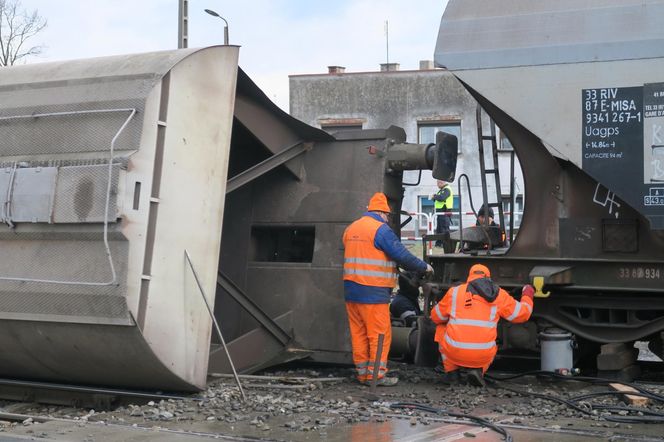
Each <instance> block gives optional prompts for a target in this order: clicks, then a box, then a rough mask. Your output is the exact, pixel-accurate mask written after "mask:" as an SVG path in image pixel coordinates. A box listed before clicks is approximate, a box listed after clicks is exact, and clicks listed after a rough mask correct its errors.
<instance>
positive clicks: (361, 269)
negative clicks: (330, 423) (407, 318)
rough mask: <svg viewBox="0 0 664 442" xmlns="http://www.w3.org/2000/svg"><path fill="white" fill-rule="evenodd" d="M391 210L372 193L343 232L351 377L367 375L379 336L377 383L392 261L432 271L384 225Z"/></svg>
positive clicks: (387, 328)
mask: <svg viewBox="0 0 664 442" xmlns="http://www.w3.org/2000/svg"><path fill="white" fill-rule="evenodd" d="M390 213H391V209H390V206H389V205H388V203H387V197H386V196H385V194H383V193H376V194H374V196H373V197H372V198H371V201H369V206H368V211H367V212H366V213H365V214H364V215H363V216H362V217H361V218H360V219H358V220H357V221H355V222H353V223H352V224H351V225H350V226H348V227H347V228H346V230H345V231H344V236H343V242H344V276H343V278H344V296H345V299H346V312H347V313H348V323H349V325H350V335H351V345H352V347H353V362H354V363H355V369H356V370H357V379H358V380H359V381H360V382H361V383H363V384H365V383H369V382H370V381H371V380H372V379H373V373H374V361H375V359H376V354H377V353H378V339H379V338H378V337H379V335H381V334H382V335H384V336H385V339H384V340H383V345H382V347H381V352H380V354H381V357H380V365H379V367H378V370H376V371H377V380H376V382H377V384H378V385H383V386H391V385H394V384H396V383H397V381H398V379H397V378H395V377H389V378H388V377H386V376H385V374H386V373H387V355H388V353H389V352H390V344H391V342H392V323H391V321H390V295H391V293H392V289H393V288H394V286H395V284H396V282H397V264H399V265H400V266H401V267H402V268H404V269H406V270H409V271H418V272H428V273H433V268H432V267H431V265H429V264H427V263H426V262H424V261H422V260H421V259H418V258H417V257H416V256H414V255H412V254H411V253H410V252H409V251H408V250H406V248H405V247H404V246H403V244H401V242H400V241H399V238H397V236H396V235H395V234H394V232H393V231H392V229H391V228H390V226H389V225H388V224H387V220H388V215H389V214H390Z"/></svg>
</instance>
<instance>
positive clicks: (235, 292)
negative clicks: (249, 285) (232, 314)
mask: <svg viewBox="0 0 664 442" xmlns="http://www.w3.org/2000/svg"><path fill="white" fill-rule="evenodd" d="M217 285H219V286H220V287H221V288H222V289H223V290H224V291H225V292H226V293H228V294H229V295H230V297H231V298H233V299H234V300H235V301H236V302H237V303H238V304H240V306H241V307H242V308H243V309H245V310H246V311H247V312H248V313H249V314H250V315H251V316H253V317H254V319H256V321H258V322H259V323H260V325H262V326H263V327H264V328H265V329H266V330H267V331H268V332H270V334H271V335H272V336H274V338H275V339H276V340H277V341H279V342H280V343H281V344H282V345H284V346H286V345H288V344H289V343H290V342H291V341H292V337H291V336H290V335H289V334H288V333H287V332H286V331H285V330H284V329H283V328H281V327H280V326H279V324H277V323H276V322H275V321H274V320H273V319H272V318H270V317H269V316H268V315H267V314H266V313H265V312H264V311H263V310H262V309H261V308H260V307H258V305H256V303H255V302H254V301H252V300H251V299H250V298H249V297H248V296H247V295H246V294H245V293H244V292H243V291H242V290H240V289H239V288H238V287H237V286H236V285H235V284H234V283H233V281H231V280H230V279H229V278H228V277H227V276H226V275H224V274H223V273H221V272H218V273H217Z"/></svg>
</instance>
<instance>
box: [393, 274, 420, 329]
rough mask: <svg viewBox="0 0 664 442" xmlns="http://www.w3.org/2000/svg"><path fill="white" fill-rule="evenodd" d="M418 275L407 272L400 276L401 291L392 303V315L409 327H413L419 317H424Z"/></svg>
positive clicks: (398, 291)
mask: <svg viewBox="0 0 664 442" xmlns="http://www.w3.org/2000/svg"><path fill="white" fill-rule="evenodd" d="M415 278H417V275H416V274H415V273H414V272H406V275H399V290H397V294H396V295H395V296H394V298H393V299H392V302H391V303H390V314H391V315H392V317H394V318H399V319H400V320H402V321H403V323H404V324H405V325H406V326H407V327H411V326H412V325H413V323H414V322H415V321H417V317H418V316H421V315H422V309H420V303H419V297H420V289H419V287H418V286H417V283H416V281H415V280H414V279H415Z"/></svg>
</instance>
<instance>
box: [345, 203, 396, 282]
mask: <svg viewBox="0 0 664 442" xmlns="http://www.w3.org/2000/svg"><path fill="white" fill-rule="evenodd" d="M383 224H384V223H382V222H380V221H377V220H375V219H374V218H371V217H369V216H363V217H362V218H360V219H358V220H357V221H355V222H353V223H352V224H351V225H350V226H348V228H347V229H346V231H345V232H344V236H343V242H344V246H345V252H344V280H346V281H353V282H356V283H358V284H362V285H367V286H374V287H389V288H392V287H394V286H395V285H396V283H397V266H396V264H395V262H394V261H392V260H391V259H390V258H389V257H388V256H387V254H386V253H385V252H383V251H382V250H379V249H377V248H376V246H375V245H374V240H375V238H376V232H377V231H378V229H379V228H380V226H382V225H383Z"/></svg>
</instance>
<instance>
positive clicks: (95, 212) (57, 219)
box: [53, 165, 119, 223]
mask: <svg viewBox="0 0 664 442" xmlns="http://www.w3.org/2000/svg"><path fill="white" fill-rule="evenodd" d="M118 172H119V165H113V171H112V177H111V192H110V199H109V207H108V219H107V221H108V222H113V221H115V220H116V218H117V193H118V190H117V188H118ZM107 186H108V165H99V166H74V167H62V168H60V171H59V173H58V186H57V192H56V194H55V204H54V210H53V222H54V223H94V222H104V212H105V208H106V191H107Z"/></svg>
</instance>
